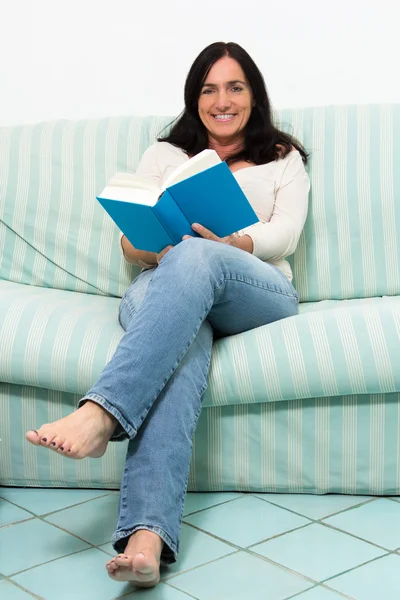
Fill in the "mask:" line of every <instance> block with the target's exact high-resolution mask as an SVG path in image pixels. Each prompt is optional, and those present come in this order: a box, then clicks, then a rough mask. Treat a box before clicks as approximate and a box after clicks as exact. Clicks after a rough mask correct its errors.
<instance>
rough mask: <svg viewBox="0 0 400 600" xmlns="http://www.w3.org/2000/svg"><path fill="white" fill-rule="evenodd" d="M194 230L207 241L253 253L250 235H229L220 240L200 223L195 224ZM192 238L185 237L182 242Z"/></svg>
mask: <svg viewBox="0 0 400 600" xmlns="http://www.w3.org/2000/svg"><path fill="white" fill-rule="evenodd" d="M192 229H193V231H195V232H196V233H198V234H199V235H200V236H201V237H202V238H204V239H206V240H212V241H213V242H220V243H222V244H228V246H234V247H235V248H240V250H245V251H246V252H250V254H251V253H252V252H253V240H252V239H251V237H250V236H249V235H243V236H240V235H238V234H237V233H232V234H231V235H227V236H226V237H223V238H220V237H218V236H217V235H215V233H213V232H212V231H210V230H209V229H206V227H203V226H202V225H200V224H199V223H193V225H192ZM190 237H191V236H190V235H184V236H183V238H182V240H187V239H188V238H190Z"/></svg>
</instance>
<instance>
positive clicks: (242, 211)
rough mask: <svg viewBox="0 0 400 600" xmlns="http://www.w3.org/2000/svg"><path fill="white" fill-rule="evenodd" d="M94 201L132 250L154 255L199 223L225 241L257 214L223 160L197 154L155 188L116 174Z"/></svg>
mask: <svg viewBox="0 0 400 600" xmlns="http://www.w3.org/2000/svg"><path fill="white" fill-rule="evenodd" d="M97 200H98V201H99V202H100V204H101V205H102V206H103V208H104V209H105V210H106V211H107V212H108V214H109V215H110V217H111V218H112V219H113V221H114V222H115V223H116V225H117V226H118V227H119V228H120V229H121V231H122V232H123V233H124V234H125V235H126V237H127V238H128V240H129V241H130V242H131V244H132V245H133V246H134V247H135V248H137V249H138V250H148V251H150V252H160V251H161V250H163V249H164V248H165V247H166V246H168V245H170V244H172V245H176V244H179V242H180V241H182V237H183V236H184V235H192V236H197V234H196V233H195V232H194V231H193V229H192V227H191V225H192V224H193V223H200V224H201V225H203V226H204V227H207V229H209V230H210V231H212V232H213V233H215V234H216V235H217V236H218V237H225V236H227V235H230V234H231V233H234V232H235V231H238V230H239V229H243V228H244V227H248V226H249V225H253V224H254V223H256V222H257V221H258V218H257V215H256V214H255V212H254V210H253V209H252V207H251V205H250V204H249V202H248V200H247V198H246V196H245V195H244V193H243V192H242V190H241V188H240V186H239V184H238V183H237V181H236V179H235V177H234V176H233V174H232V172H231V171H230V169H229V167H228V165H227V164H226V163H225V162H221V160H220V158H219V157H218V155H217V153H216V152H215V151H214V150H203V152H200V153H199V154H197V155H196V156H194V157H193V158H191V159H189V160H188V161H186V162H185V163H184V164H182V165H181V166H179V167H178V168H177V169H176V170H175V171H174V172H173V173H172V174H171V175H170V176H169V177H168V178H167V179H166V181H165V182H164V185H163V187H162V188H161V189H160V188H158V187H157V185H155V184H154V182H153V181H152V180H151V179H147V178H144V177H138V176H137V175H133V174H129V173H116V175H114V177H112V179H111V180H110V181H109V183H108V185H107V186H106V187H105V189H104V190H103V191H102V193H101V194H100V195H99V196H97Z"/></svg>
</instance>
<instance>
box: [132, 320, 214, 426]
mask: <svg viewBox="0 0 400 600" xmlns="http://www.w3.org/2000/svg"><path fill="white" fill-rule="evenodd" d="M208 312H209V311H208ZM208 312H207V311H205V313H204V315H203V317H200V319H199V321H198V323H197V324H196V328H195V329H194V333H193V335H192V337H191V339H190V340H189V342H188V344H187V345H186V346H185V348H184V350H183V351H182V352H181V354H180V355H179V357H178V358H177V360H176V361H175V363H174V365H173V367H172V369H171V370H170V372H169V373H168V374H167V375H166V376H165V378H164V380H163V382H162V385H161V389H159V390H158V391H157V393H156V394H155V396H154V397H153V398H152V399H151V401H150V402H149V404H148V406H146V408H145V409H144V411H143V413H142V414H141V415H140V417H139V420H138V423H137V426H136V427H135V429H136V431H137V430H138V429H139V428H140V427H141V425H142V423H143V421H144V420H145V418H146V416H147V415H148V413H149V411H150V409H151V407H152V406H153V405H154V402H155V401H156V400H157V398H158V397H159V395H160V394H161V392H162V391H163V389H164V388H165V386H166V385H167V383H168V381H169V380H170V379H171V377H172V376H173V374H174V373H175V371H176V369H177V368H178V366H179V364H180V362H181V361H182V359H183V357H184V356H185V354H186V353H187V351H188V350H189V348H190V346H191V345H192V344H193V341H194V339H195V338H196V336H197V334H198V333H199V330H200V327H201V324H202V323H203V322H204V321H205V317H206V316H207V314H208ZM143 415H144V416H143Z"/></svg>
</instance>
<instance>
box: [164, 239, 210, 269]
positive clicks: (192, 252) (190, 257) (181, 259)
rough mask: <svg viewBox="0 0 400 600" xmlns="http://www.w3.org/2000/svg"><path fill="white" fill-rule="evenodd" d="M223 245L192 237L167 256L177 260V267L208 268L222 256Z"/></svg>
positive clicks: (175, 247)
mask: <svg viewBox="0 0 400 600" xmlns="http://www.w3.org/2000/svg"><path fill="white" fill-rule="evenodd" d="M221 251H222V248H221V244H220V243H218V242H213V241H211V240H205V239H203V238H197V237H192V238H189V239H187V240H183V241H182V242H180V243H179V244H177V245H176V246H174V248H173V249H172V250H171V251H170V252H169V253H168V254H167V255H166V256H168V255H170V259H171V260H175V261H176V263H177V265H182V266H185V267H189V268H190V267H196V266H198V265H202V266H206V265H208V264H212V263H213V262H214V261H215V260H218V259H219V257H220V256H221Z"/></svg>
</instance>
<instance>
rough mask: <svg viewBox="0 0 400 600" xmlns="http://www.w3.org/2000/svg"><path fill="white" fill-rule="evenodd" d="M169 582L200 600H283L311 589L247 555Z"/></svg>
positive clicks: (214, 564) (277, 569) (198, 569)
mask: <svg viewBox="0 0 400 600" xmlns="http://www.w3.org/2000/svg"><path fill="white" fill-rule="evenodd" d="M170 583H171V585H174V586H176V587H177V588H178V589H180V590H183V591H185V592H187V593H188V594H191V595H193V596H194V597H195V598H198V600H247V599H250V598H251V600H265V599H266V598H268V600H283V599H285V598H288V597H290V596H292V595H293V594H296V593H298V592H300V591H302V590H305V589H307V588H309V587H311V586H312V583H310V582H308V581H307V580H305V579H303V578H302V577H299V576H297V575H293V574H292V573H288V571H286V570H285V569H281V568H279V567H276V566H275V565H272V564H270V563H268V562H266V561H262V560H260V559H259V558H256V557H255V556H251V555H249V554H246V553H245V552H238V553H236V554H233V555H231V556H227V557H225V558H222V559H221V560H217V561H215V562H212V563H211V564H208V565H204V566H203V567H199V568H197V569H194V570H193V571H189V572H188V573H184V574H183V575H178V576H177V577H174V578H173V579H171V580H170Z"/></svg>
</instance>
